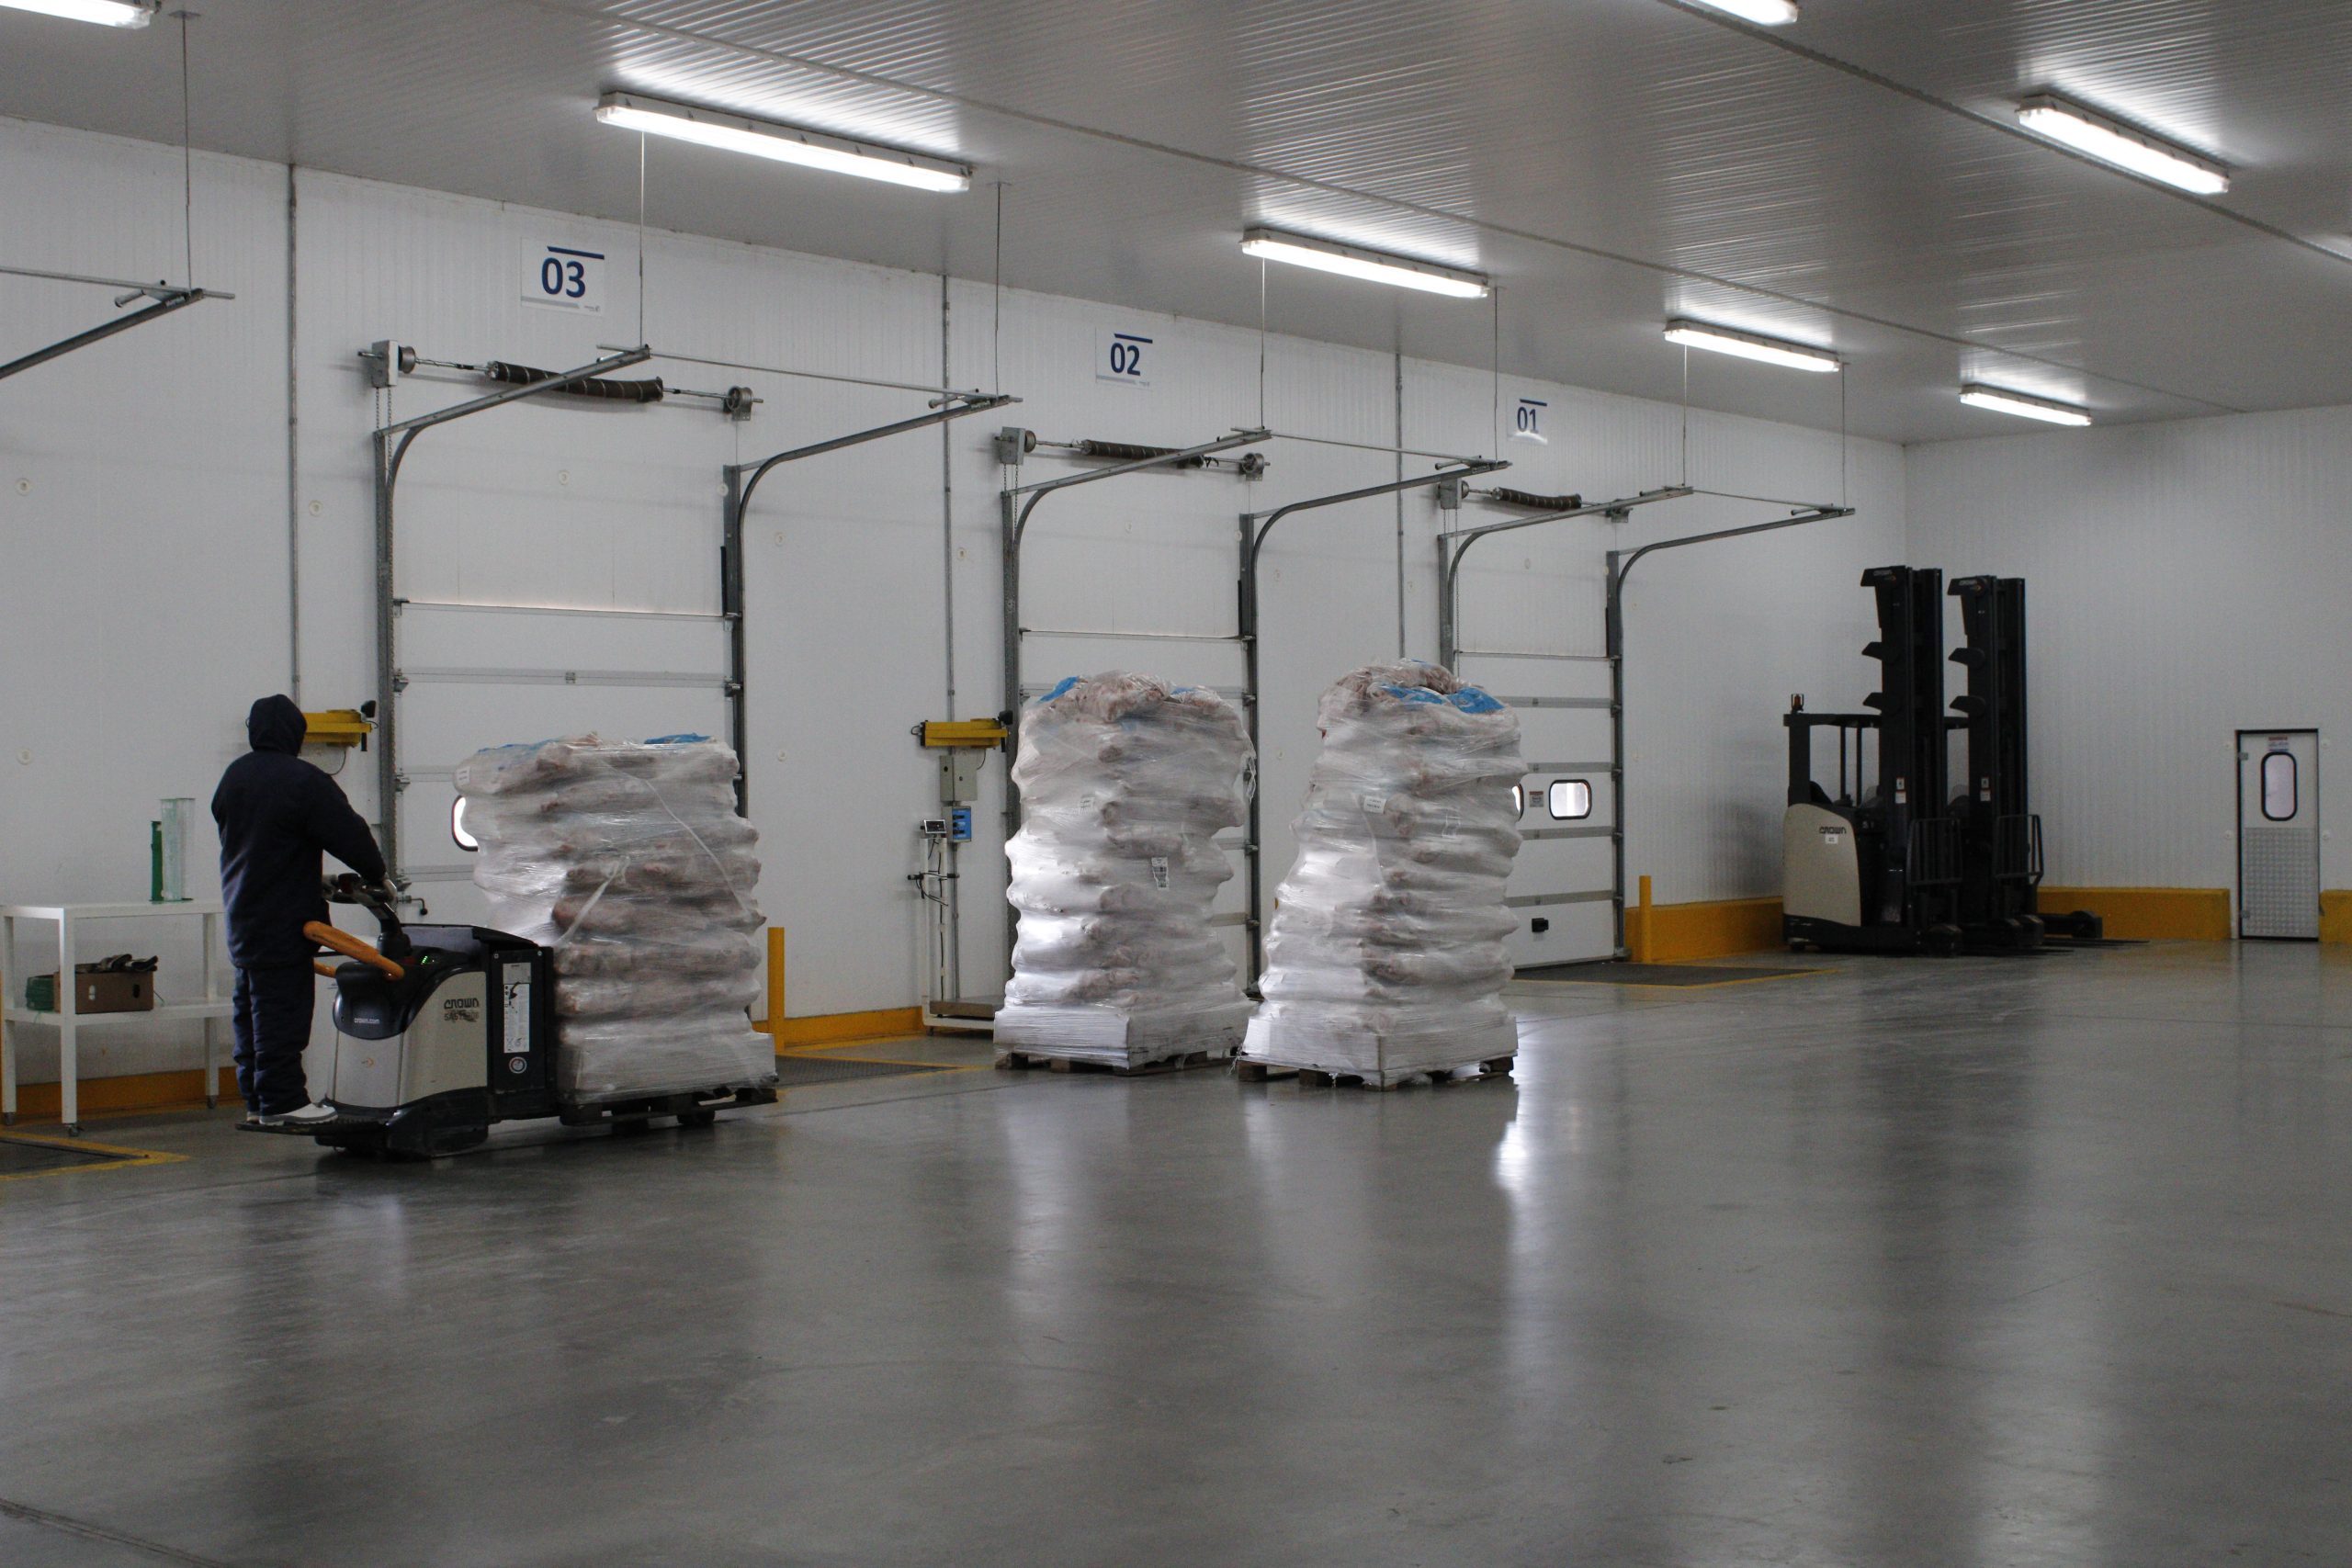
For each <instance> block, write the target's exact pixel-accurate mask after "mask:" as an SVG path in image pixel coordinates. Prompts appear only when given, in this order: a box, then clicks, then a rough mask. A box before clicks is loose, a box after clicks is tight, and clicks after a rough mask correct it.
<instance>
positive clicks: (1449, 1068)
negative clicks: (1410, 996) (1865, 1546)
mask: <svg viewBox="0 0 2352 1568" xmlns="http://www.w3.org/2000/svg"><path fill="white" fill-rule="evenodd" d="M1518 1053H1519V1026H1518V1024H1517V1023H1516V1022H1515V1021H1513V1020H1511V1019H1510V1018H1504V1019H1502V1020H1501V1021H1497V1022H1487V1023H1480V1024H1475V1025H1472V1026H1471V1027H1469V1028H1467V1029H1464V1030H1459V1031H1452V1030H1449V1031H1443V1032H1430V1031H1424V1030H1417V1031H1414V1032H1411V1033H1406V1034H1382V1033H1379V1032H1376V1031H1374V1030H1369V1029H1363V1028H1351V1027H1348V1026H1344V1025H1335V1024H1327V1023H1321V1022H1312V1023H1310V1022H1304V1021H1299V1020H1296V1019H1282V1018H1269V1017H1267V1016H1266V1015H1265V1014H1263V1013H1261V1014H1259V1015H1258V1016H1257V1017H1255V1018H1252V1019H1251V1020H1250V1029H1249V1033H1248V1035H1247V1037H1246V1038H1245V1039H1244V1041H1243V1043H1242V1046H1241V1055H1239V1056H1238V1058H1237V1059H1236V1060H1235V1063H1234V1069H1235V1071H1236V1072H1237V1073H1238V1075H1239V1076H1240V1077H1242V1078H1243V1079H1244V1080H1245V1081H1250V1082H1255V1081H1259V1080H1261V1079H1263V1078H1266V1077H1271V1076H1272V1075H1274V1074H1277V1073H1282V1074H1288V1073H1296V1074H1298V1075H1299V1078H1300V1081H1301V1082H1302V1083H1305V1084H1306V1085H1307V1086H1309V1087H1310V1088H1311V1087H1315V1086H1317V1085H1318V1084H1347V1083H1361V1084H1363V1085H1364V1086H1366V1087H1368V1088H1372V1089H1396V1088H1397V1087H1399V1086H1400V1085H1403V1084H1408V1083H1410V1082H1412V1081H1413V1080H1414V1079H1415V1078H1420V1077H1426V1078H1428V1079H1430V1081H1431V1082H1432V1083H1444V1082H1447V1081H1450V1080H1451V1079H1452V1078H1453V1075H1454V1074H1455V1073H1456V1072H1459V1071H1461V1070H1462V1069H1464V1068H1465V1067H1468V1068H1476V1069H1477V1071H1478V1073H1479V1074H1480V1075H1481V1076H1488V1077H1491V1076H1494V1075H1498V1074H1501V1073H1507V1072H1509V1071H1510V1065H1511V1058H1512V1057H1513V1056H1515V1055H1518Z"/></svg>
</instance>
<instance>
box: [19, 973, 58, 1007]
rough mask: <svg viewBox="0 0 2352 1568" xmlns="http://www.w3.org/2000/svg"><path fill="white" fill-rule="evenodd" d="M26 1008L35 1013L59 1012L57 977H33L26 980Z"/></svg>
mask: <svg viewBox="0 0 2352 1568" xmlns="http://www.w3.org/2000/svg"><path fill="white" fill-rule="evenodd" d="M25 1006H27V1007H28V1008H30V1009H31V1010H33V1011H35V1012H55V1011H56V1010H57V976H54V975H32V976H27V977H26V979H25Z"/></svg>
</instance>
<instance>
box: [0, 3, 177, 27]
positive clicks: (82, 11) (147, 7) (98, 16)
mask: <svg viewBox="0 0 2352 1568" xmlns="http://www.w3.org/2000/svg"><path fill="white" fill-rule="evenodd" d="M0 6H6V7H8V9H10V10H11V11H31V12H35V13H37V14H38V15H40V16H43V17H64V18H65V19H66V20H67V21H69V22H96V23H97V24H98V26H100V27H102V28H143V27H145V26H146V25H147V24H148V22H149V21H150V20H152V19H153V17H154V15H155V13H156V12H157V11H158V10H160V9H162V7H163V0H0Z"/></svg>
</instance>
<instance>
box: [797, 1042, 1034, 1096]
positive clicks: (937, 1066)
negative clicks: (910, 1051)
mask: <svg viewBox="0 0 2352 1568" xmlns="http://www.w3.org/2000/svg"><path fill="white" fill-rule="evenodd" d="M855 1046H856V1042H852V1043H850V1044H847V1045H787V1046H785V1047H784V1048H783V1049H782V1050H780V1051H778V1052H777V1053H776V1055H779V1056H798V1057H801V1058H804V1059H806V1060H809V1061H820V1062H872V1063H874V1064H876V1066H886V1067H928V1068H930V1069H931V1070H932V1071H933V1072H935V1073H978V1072H985V1071H987V1070H988V1069H987V1068H984V1067H981V1066H977V1065H975V1064H972V1063H968V1062H917V1061H911V1060H910V1059H908V1058H907V1057H904V1056H840V1055H833V1053H835V1052H837V1051H848V1050H854V1048H855ZM784 1087H785V1088H786V1089H822V1088H824V1087H826V1086H825V1085H822V1084H786V1085H785V1086H784Z"/></svg>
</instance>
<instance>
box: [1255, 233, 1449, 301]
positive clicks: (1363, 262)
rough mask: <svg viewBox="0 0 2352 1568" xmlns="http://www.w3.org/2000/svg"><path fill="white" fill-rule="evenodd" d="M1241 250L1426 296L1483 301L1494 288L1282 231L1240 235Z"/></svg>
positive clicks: (1433, 266)
mask: <svg viewBox="0 0 2352 1568" xmlns="http://www.w3.org/2000/svg"><path fill="white" fill-rule="evenodd" d="M1241 249H1242V251H1243V252H1244V253H1245V254H1249V255H1253V256H1262V257H1264V258H1265V259H1266V260H1267V261H1278V262H1288V263H1290V264H1291V265H1293V266H1311V267H1313V268H1314V269H1315V270H1316V271H1317V272H1336V273H1338V274H1339V275H1340V276H1342V277H1361V278H1365V279H1368V280H1370V281H1371V282H1374V283H1393V284H1395V285H1396V286H1397V288H1418V289H1420V290H1421V291H1422V292H1423V293H1426V294H1443V295H1445V296H1447V297H1449V298H1451V299H1485V298H1486V297H1487V295H1488V294H1489V293H1491V292H1493V288H1494V286H1493V285H1492V284H1490V283H1489V282H1487V277H1486V276H1485V275H1484V274H1483V273H1476V272H1464V270H1462V269H1461V268H1460V267H1453V266H1440V265H1437V263H1435V262H1425V261H1415V260H1414V259H1413V258H1412V257H1410V256H1397V255H1390V254H1387V253H1386V252H1385V251H1367V250H1365V249H1363V247H1362V246H1360V245H1343V244H1341V243H1339V242H1338V241H1337V240H1318V239H1316V238H1315V237H1314V236H1313V235H1311V234H1288V233H1284V232H1283V231H1281V230H1280V229H1265V228H1258V229H1251V230H1249V231H1246V232H1244V233H1243V234H1242V236H1241Z"/></svg>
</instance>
